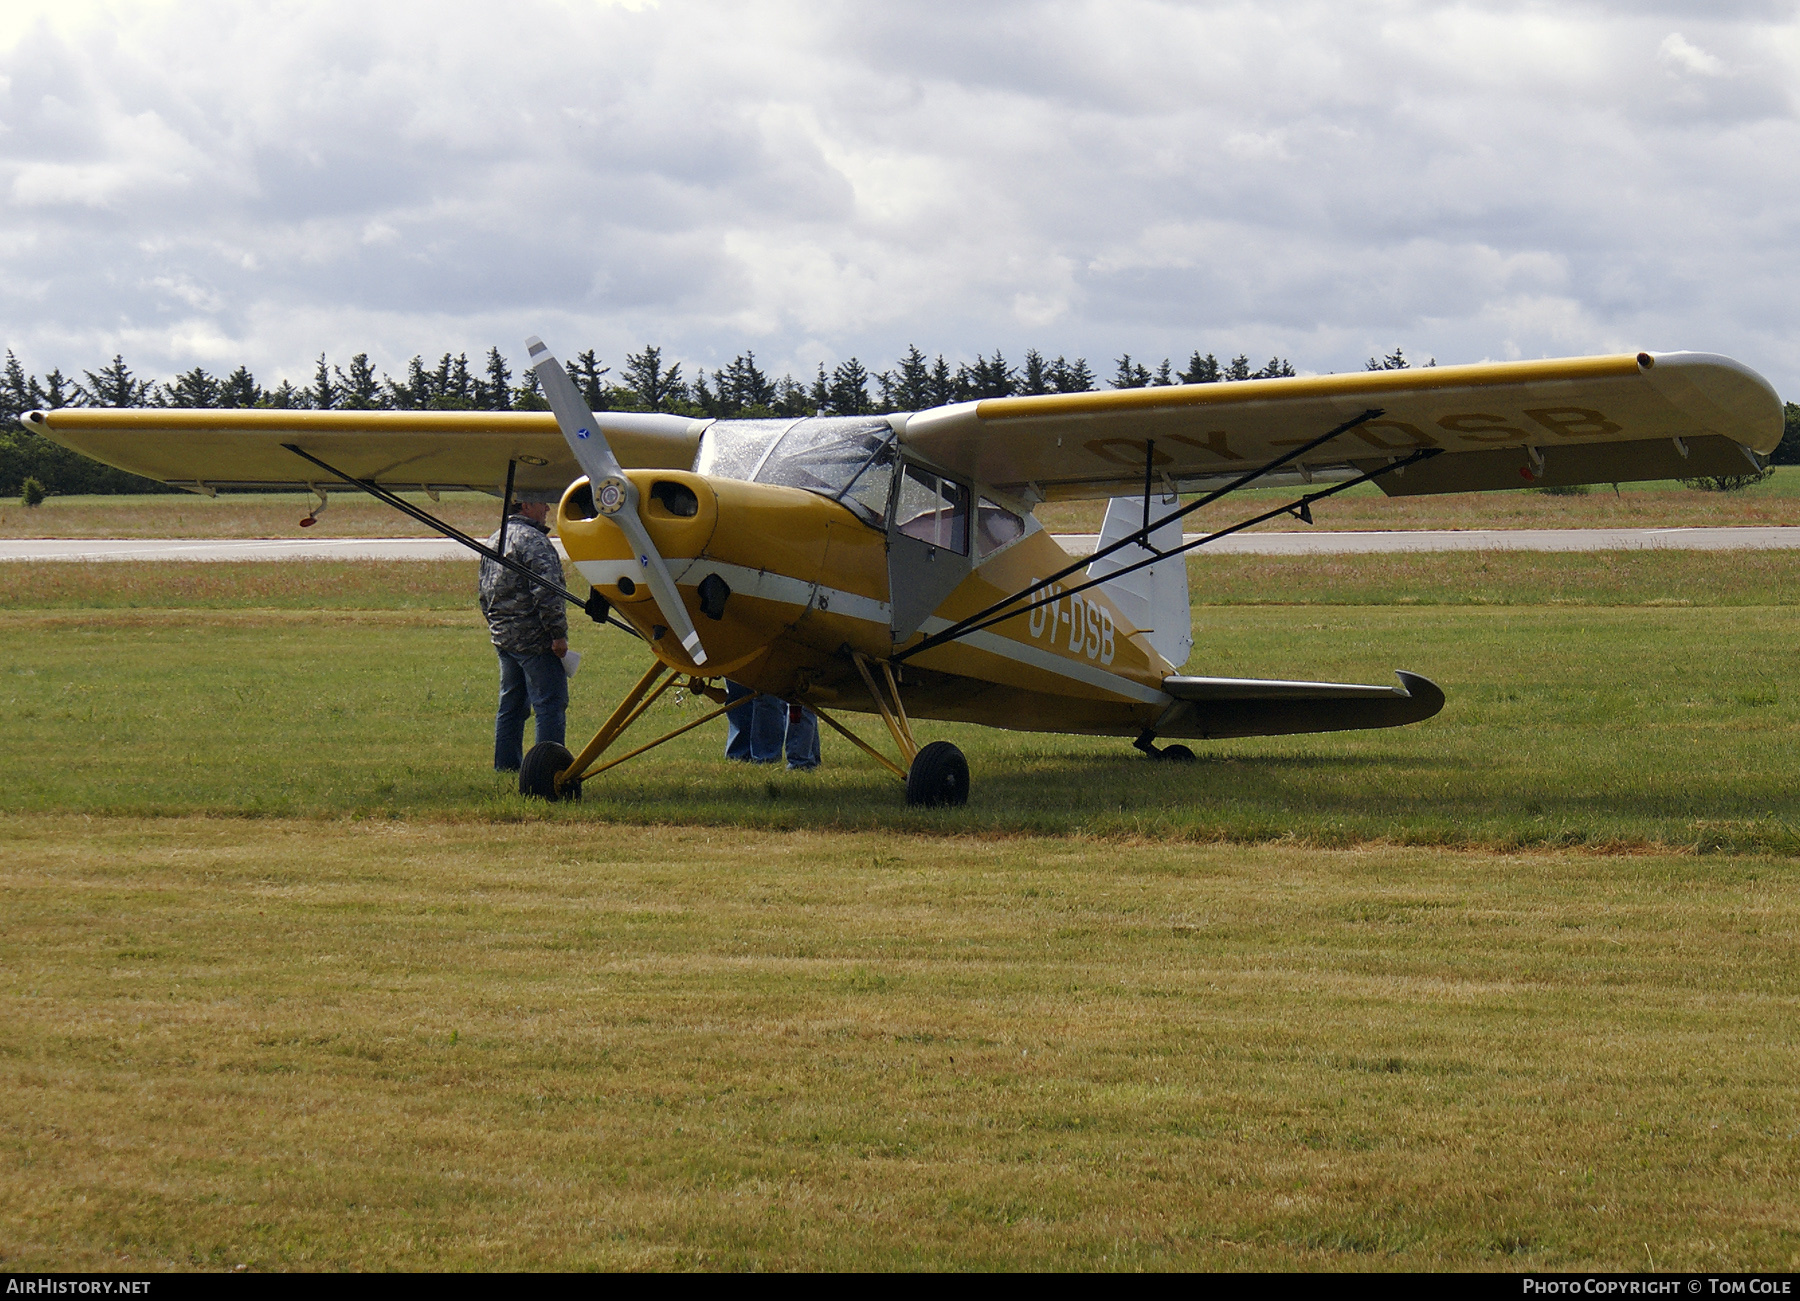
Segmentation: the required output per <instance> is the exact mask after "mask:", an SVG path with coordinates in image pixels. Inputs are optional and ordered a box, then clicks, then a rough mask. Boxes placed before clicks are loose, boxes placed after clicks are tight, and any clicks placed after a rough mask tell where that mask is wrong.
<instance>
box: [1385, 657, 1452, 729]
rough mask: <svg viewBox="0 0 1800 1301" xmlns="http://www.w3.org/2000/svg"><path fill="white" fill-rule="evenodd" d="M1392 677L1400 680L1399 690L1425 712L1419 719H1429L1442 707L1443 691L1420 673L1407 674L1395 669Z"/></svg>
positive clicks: (1404, 671) (1402, 670) (1403, 670)
mask: <svg viewBox="0 0 1800 1301" xmlns="http://www.w3.org/2000/svg"><path fill="white" fill-rule="evenodd" d="M1394 676H1395V677H1397V678H1399V679H1400V687H1401V689H1402V690H1403V691H1405V692H1406V694H1407V695H1408V696H1410V697H1412V699H1414V700H1416V701H1418V702H1419V707H1420V708H1421V709H1422V710H1426V711H1427V712H1424V713H1421V714H1420V715H1419V717H1420V718H1430V717H1431V716H1432V715H1433V714H1436V713H1437V712H1438V711H1439V710H1441V709H1442V708H1443V707H1444V689H1443V688H1442V687H1440V686H1439V685H1438V684H1437V683H1435V682H1433V681H1432V680H1431V679H1430V678H1428V677H1425V676H1424V675H1423V674H1420V673H1408V672H1407V671H1406V670H1405V669H1395V670H1394Z"/></svg>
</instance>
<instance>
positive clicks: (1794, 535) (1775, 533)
mask: <svg viewBox="0 0 1800 1301" xmlns="http://www.w3.org/2000/svg"><path fill="white" fill-rule="evenodd" d="M1199 536H1200V535H1199V534H1197V533H1189V534H1188V535H1187V540H1188V541H1189V542H1192V541H1194V540H1195V539H1196V538H1197V537H1199ZM1057 540H1058V541H1060V542H1061V543H1062V544H1063V546H1064V548H1065V549H1067V550H1068V551H1069V552H1071V553H1072V554H1075V555H1081V554H1083V553H1085V552H1089V551H1092V550H1093V549H1094V546H1095V544H1096V542H1097V541H1098V540H1099V539H1098V538H1097V537H1096V535H1094V534H1092V533H1087V534H1073V533H1065V534H1062V535H1060V536H1059V537H1058V539H1057ZM1790 547H1800V528H1721V529H1705V528H1695V529H1456V530H1452V529H1438V530H1432V529H1417V530H1395V531H1392V532H1380V533H1377V532H1369V533H1324V532H1311V531H1309V532H1305V533H1253V532H1246V533H1234V534H1232V535H1231V536H1230V537H1228V538H1220V539H1219V540H1218V541H1217V542H1209V543H1207V545H1206V546H1205V548H1204V550H1205V551H1206V552H1208V553H1210V554H1212V555H1235V556H1328V555H1357V554H1370V553H1374V552H1396V551H1782V550H1786V549H1788V548H1790Z"/></svg>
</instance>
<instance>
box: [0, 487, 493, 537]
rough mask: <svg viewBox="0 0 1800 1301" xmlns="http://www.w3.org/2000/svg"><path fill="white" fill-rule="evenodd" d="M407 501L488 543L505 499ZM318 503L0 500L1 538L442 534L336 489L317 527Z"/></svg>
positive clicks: (246, 497) (237, 497)
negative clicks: (312, 516)
mask: <svg viewBox="0 0 1800 1301" xmlns="http://www.w3.org/2000/svg"><path fill="white" fill-rule="evenodd" d="M400 495H401V496H402V497H404V498H405V499H406V500H407V501H409V502H412V503H413V504H414V505H415V506H418V507H420V508H422V509H424V510H428V511H430V512H431V513H433V514H434V515H436V516H438V518H440V519H442V520H445V521H447V522H448V523H450V524H454V525H455V526H456V527H457V528H459V529H462V530H463V531H464V532H467V533H471V534H473V535H474V536H476V537H483V538H485V537H486V536H487V535H488V534H490V533H492V532H493V531H494V530H495V529H497V528H499V527H500V499H499V498H498V497H490V496H488V495H487V494H486V493H480V492H446V493H441V494H439V500H437V501H435V502H434V501H432V500H431V499H430V498H429V497H427V496H426V495H425V494H424V493H422V492H407V493H401V494H400ZM315 504H316V499H315V498H314V497H313V496H312V495H311V494H310V493H304V492H228V493H221V494H220V495H219V496H217V497H202V496H198V495H196V494H194V493H186V492H181V493H168V494H154V495H148V496H124V497H120V496H73V497H47V498H45V500H44V503H43V504H42V505H41V506H34V507H26V506H23V505H21V504H20V503H19V502H18V501H16V500H10V501H6V502H0V538H289V537H291V538H359V537H375V538H407V537H435V536H437V535H436V534H435V533H434V532H433V531H432V530H431V529H429V528H426V527H425V526H424V525H423V524H419V523H415V522H414V521H413V520H411V519H409V518H408V517H407V516H405V515H402V514H401V513H400V512H399V511H397V510H395V509H393V508H392V507H391V506H383V505H382V504H381V503H380V502H378V501H376V500H375V499H374V498H373V497H370V496H368V495H367V494H365V493H363V492H360V491H345V492H334V493H332V494H331V504H330V506H328V507H327V508H326V510H325V513H324V514H323V515H320V516H319V517H318V522H317V523H315V524H313V525H311V526H310V527H308V528H301V527H300V521H301V520H302V519H304V518H305V517H306V515H307V514H308V513H309V512H310V511H311V510H312V508H313V506H314V505H315Z"/></svg>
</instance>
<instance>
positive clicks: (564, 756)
mask: <svg viewBox="0 0 1800 1301" xmlns="http://www.w3.org/2000/svg"><path fill="white" fill-rule="evenodd" d="M574 762H575V756H574V755H572V754H570V753H569V748H568V747H567V746H566V745H558V744H557V743H556V742H555V741H539V742H538V743H537V744H536V745H534V746H532V747H531V749H530V750H528V751H526V753H525V762H524V763H522V764H520V765H519V794H521V795H534V796H536V797H537V798H538V799H540V800H549V801H550V802H551V803H552V804H554V803H556V802H557V801H558V800H578V799H580V798H581V783H580V782H570V783H569V784H568V785H566V786H564V787H563V788H562V790H560V791H558V790H557V789H556V774H557V773H559V772H562V771H564V770H565V769H566V768H568V766H569V765H570V764H572V763H574Z"/></svg>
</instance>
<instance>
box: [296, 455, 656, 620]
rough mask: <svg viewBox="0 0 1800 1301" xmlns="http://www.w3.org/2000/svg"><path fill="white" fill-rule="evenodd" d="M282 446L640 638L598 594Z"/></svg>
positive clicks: (509, 486) (377, 487)
mask: <svg viewBox="0 0 1800 1301" xmlns="http://www.w3.org/2000/svg"><path fill="white" fill-rule="evenodd" d="M282 446H283V447H285V448H287V450H288V451H290V452H292V453H293V454H294V455H295V456H299V457H303V458H305V459H306V460H308V461H311V462H312V463H313V464H314V465H316V466H318V467H319V468H320V469H321V470H326V471H329V472H330V473H332V474H335V475H337V477H338V478H340V479H342V480H343V481H344V482H345V483H347V484H350V485H351V486H352V487H356V488H361V489H362V490H363V491H364V492H366V493H368V494H369V495H370V496H371V497H373V498H375V500H376V501H379V502H381V503H382V504H383V505H387V506H392V507H393V508H394V509H395V510H397V511H399V512H400V513H401V514H402V515H410V516H411V517H412V518H413V519H416V520H418V521H419V523H421V524H423V525H424V526H425V527H426V528H429V529H435V530H436V531H437V532H439V533H442V534H443V535H444V536H445V537H447V538H449V539H450V540H451V541H452V542H456V543H459V544H461V545H462V546H465V547H467V548H469V550H471V551H474V552H477V553H478V554H480V555H481V556H483V557H484V558H486V559H488V560H491V561H493V562H494V563H495V564H496V565H501V566H504V567H505V568H507V569H510V570H512V571H513V573H515V574H518V575H519V576H520V577H522V578H524V579H526V580H527V581H529V582H533V583H536V584H537V585H538V586H539V587H542V588H545V589H547V590H549V591H552V592H555V593H556V594H557V595H558V596H560V597H562V599H563V600H565V601H567V602H568V603H569V604H570V605H578V606H580V607H581V609H582V610H583V611H584V612H585V613H586V614H587V617H588V618H590V619H592V620H593V621H594V622H595V623H610V624H611V625H612V626H613V627H615V628H623V629H624V630H625V631H626V632H628V633H630V634H631V635H632V636H633V637H636V638H638V639H639V640H640V641H641V640H642V639H643V634H642V633H640V632H639V631H638V630H637V629H636V628H633V627H632V626H631V625H630V624H628V623H626V622H625V621H624V620H622V619H619V618H617V617H615V616H614V614H613V612H612V606H611V605H610V604H608V602H607V600H606V598H605V597H604V596H601V595H600V593H599V592H598V591H594V592H590V593H588V595H587V597H586V598H585V599H584V598H582V597H579V596H577V595H575V593H573V592H571V591H570V590H569V589H568V588H566V587H564V586H563V585H562V584H561V583H557V582H553V581H552V580H550V579H548V578H545V577H544V576H543V575H542V574H540V573H537V572H536V571H535V570H532V569H530V568H528V567H527V566H525V565H521V564H520V563H519V562H518V561H516V560H514V559H512V558H511V557H510V556H503V555H501V554H500V553H499V552H498V551H495V550H494V549H493V548H492V547H490V546H488V545H487V544H486V543H485V542H477V541H476V540H475V539H474V538H472V537H470V536H469V535H468V534H467V533H464V532H463V531H462V530H461V529H459V528H457V527H456V526H455V525H453V524H446V523H444V521H443V520H441V519H439V518H438V517H437V516H435V515H433V514H432V513H431V512H430V511H428V510H422V509H420V508H419V507H417V506H415V505H413V504H412V503H411V502H410V501H407V500H406V499H405V498H404V497H401V496H399V495H398V494H396V493H392V492H389V491H388V490H387V489H386V488H383V487H382V486H381V485H380V484H378V483H375V482H373V481H372V480H369V479H358V478H355V477H354V476H352V475H348V474H345V473H344V472H343V471H342V470H340V469H338V468H337V466H335V465H328V464H326V463H325V462H324V461H321V460H320V459H319V458H318V457H316V456H314V455H313V454H312V453H311V452H308V451H305V450H303V449H302V448H300V447H299V446H297V445H296V444H294V443H283V444H282ZM512 484H513V467H512V465H511V464H510V463H509V464H508V465H507V467H506V487H507V494H508V496H509V497H510V496H511V492H512ZM500 528H501V535H500V537H501V545H502V546H504V545H505V539H506V533H505V529H506V522H505V520H504V519H502V521H501V524H500Z"/></svg>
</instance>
